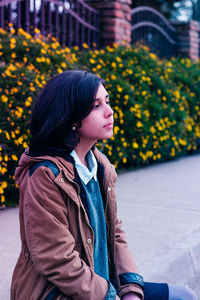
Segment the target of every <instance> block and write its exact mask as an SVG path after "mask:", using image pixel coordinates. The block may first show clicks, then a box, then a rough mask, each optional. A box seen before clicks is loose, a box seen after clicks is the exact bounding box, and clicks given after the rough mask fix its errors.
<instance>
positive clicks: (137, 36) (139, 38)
mask: <svg viewBox="0 0 200 300" xmlns="http://www.w3.org/2000/svg"><path fill="white" fill-rule="evenodd" d="M131 38H132V43H135V42H141V43H144V44H145V45H147V46H148V47H149V48H150V49H151V51H152V52H154V53H156V54H157V55H159V56H160V57H167V58H169V57H171V56H174V55H176V48H177V34H176V29H175V28H174V27H173V26H172V25H171V24H170V23H169V22H168V21H167V19H166V18H165V17H164V16H163V15H161V14H160V13H159V12H158V11H156V10H155V9H153V8H151V7H148V6H139V7H137V8H134V9H133V10H132V36H131Z"/></svg>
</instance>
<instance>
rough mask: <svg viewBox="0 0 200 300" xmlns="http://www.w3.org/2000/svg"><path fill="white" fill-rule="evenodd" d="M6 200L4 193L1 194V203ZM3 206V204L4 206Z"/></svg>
mask: <svg viewBox="0 0 200 300" xmlns="http://www.w3.org/2000/svg"><path fill="white" fill-rule="evenodd" d="M5 201H6V198H5V196H4V195H1V203H4V202H5ZM4 207H5V206H4Z"/></svg>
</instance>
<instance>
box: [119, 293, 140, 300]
mask: <svg viewBox="0 0 200 300" xmlns="http://www.w3.org/2000/svg"><path fill="white" fill-rule="evenodd" d="M122 300H141V299H140V297H139V296H137V295H136V294H135V293H128V294H126V295H124V296H123V297H122Z"/></svg>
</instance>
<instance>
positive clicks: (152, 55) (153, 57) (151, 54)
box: [149, 53, 157, 60]
mask: <svg viewBox="0 0 200 300" xmlns="http://www.w3.org/2000/svg"><path fill="white" fill-rule="evenodd" d="M149 56H150V57H151V58H152V59H153V60H156V59H157V56H156V55H155V54H154V53H150V54H149Z"/></svg>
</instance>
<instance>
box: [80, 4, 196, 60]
mask: <svg viewBox="0 0 200 300" xmlns="http://www.w3.org/2000/svg"><path fill="white" fill-rule="evenodd" d="M85 2H86V3H87V4H89V5H90V6H92V7H94V8H95V9H97V10H98V11H99V12H100V24H101V33H100V40H101V46H105V45H109V44H113V43H117V44H120V43H122V42H126V44H131V2H132V0H85ZM172 25H173V26H174V27H175V28H176V29H177V34H178V37H177V38H178V53H177V54H178V55H180V56H183V57H189V58H191V59H193V60H195V59H198V58H199V52H200V51H199V32H200V24H199V22H197V21H193V20H192V21H190V22H187V23H186V22H173V24H172Z"/></svg>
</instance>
